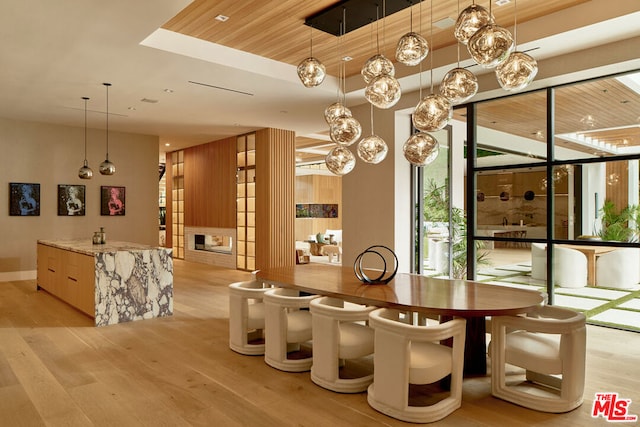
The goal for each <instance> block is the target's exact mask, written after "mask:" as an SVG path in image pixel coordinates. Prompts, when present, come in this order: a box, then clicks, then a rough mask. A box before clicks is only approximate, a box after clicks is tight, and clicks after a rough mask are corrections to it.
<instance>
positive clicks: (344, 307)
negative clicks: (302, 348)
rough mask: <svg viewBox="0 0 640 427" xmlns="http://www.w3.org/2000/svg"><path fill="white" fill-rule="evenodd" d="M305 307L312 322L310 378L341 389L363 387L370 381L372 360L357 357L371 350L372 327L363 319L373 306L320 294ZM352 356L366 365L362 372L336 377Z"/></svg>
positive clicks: (355, 389)
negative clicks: (355, 374) (346, 376)
mask: <svg viewBox="0 0 640 427" xmlns="http://www.w3.org/2000/svg"><path fill="white" fill-rule="evenodd" d="M309 309H310V311H311V318H312V325H313V365H312V366H311V380H312V381H313V382H314V383H316V384H318V385H319V386H321V387H324V388H326V389H329V390H333V391H337V392H341V393H359V392H362V391H365V390H366V389H367V387H369V384H371V382H372V381H373V364H372V360H366V361H364V360H361V359H362V358H364V357H366V356H369V355H371V354H373V329H371V328H370V327H369V326H367V323H368V320H369V313H371V312H372V311H373V310H375V309H376V307H369V306H364V305H359V304H353V303H350V302H346V301H343V300H341V299H338V298H332V297H320V298H316V299H314V300H312V301H311V303H310V304H309ZM356 360H358V361H359V362H360V364H361V365H366V366H365V368H363V369H362V370H364V375H362V374H361V375H358V376H349V377H348V378H340V372H341V371H346V370H348V369H349V368H350V366H348V364H349V363H350V362H352V361H354V362H355V361H356ZM354 372H356V370H354Z"/></svg>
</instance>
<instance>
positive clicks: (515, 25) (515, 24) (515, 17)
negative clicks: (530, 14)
mask: <svg viewBox="0 0 640 427" xmlns="http://www.w3.org/2000/svg"><path fill="white" fill-rule="evenodd" d="M513 45H514V49H515V50H517V49H518V0H513Z"/></svg>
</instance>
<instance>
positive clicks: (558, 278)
mask: <svg viewBox="0 0 640 427" xmlns="http://www.w3.org/2000/svg"><path fill="white" fill-rule="evenodd" d="M553 275H554V281H555V284H556V285H558V286H562V287H564V288H583V287H585V286H587V256H586V255H585V254H583V253H582V252H580V251H578V250H576V249H571V248H563V247H560V246H555V247H554V248H553Z"/></svg>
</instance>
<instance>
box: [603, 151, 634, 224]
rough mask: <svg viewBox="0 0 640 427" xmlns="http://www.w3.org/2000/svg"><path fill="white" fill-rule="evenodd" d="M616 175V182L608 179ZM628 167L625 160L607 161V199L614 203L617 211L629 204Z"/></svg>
mask: <svg viewBox="0 0 640 427" xmlns="http://www.w3.org/2000/svg"><path fill="white" fill-rule="evenodd" d="M614 174H615V175H617V177H618V182H613V181H612V180H609V178H610V177H611V175H614ZM628 176H629V167H628V163H627V162H626V161H619V162H610V163H607V177H606V179H607V198H606V199H607V200H611V201H612V202H613V203H615V205H616V210H617V211H618V212H619V211H620V210H622V209H624V208H625V207H626V206H627V205H628V204H629V179H628Z"/></svg>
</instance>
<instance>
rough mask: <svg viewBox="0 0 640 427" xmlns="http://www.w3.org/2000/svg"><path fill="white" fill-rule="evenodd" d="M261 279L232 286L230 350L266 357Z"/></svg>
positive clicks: (267, 287) (230, 289)
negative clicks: (264, 355)
mask: <svg viewBox="0 0 640 427" xmlns="http://www.w3.org/2000/svg"><path fill="white" fill-rule="evenodd" d="M269 289H271V287H270V286H268V285H265V284H264V283H263V282H261V281H259V280H248V281H245V282H235V283H231V284H230V285H229V347H230V348H231V349H232V350H233V351H236V352H238V353H241V354H247V355H261V354H264V303H263V302H262V298H263V296H264V293H265V292H266V291H268V290H269Z"/></svg>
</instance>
